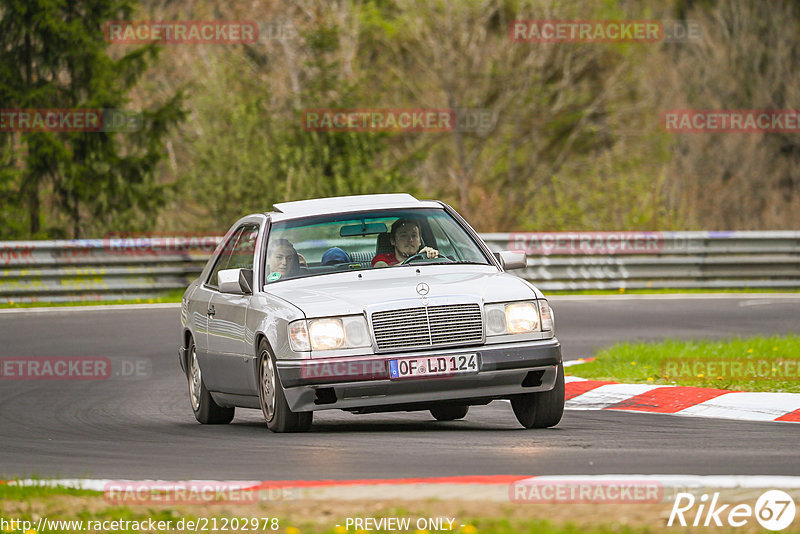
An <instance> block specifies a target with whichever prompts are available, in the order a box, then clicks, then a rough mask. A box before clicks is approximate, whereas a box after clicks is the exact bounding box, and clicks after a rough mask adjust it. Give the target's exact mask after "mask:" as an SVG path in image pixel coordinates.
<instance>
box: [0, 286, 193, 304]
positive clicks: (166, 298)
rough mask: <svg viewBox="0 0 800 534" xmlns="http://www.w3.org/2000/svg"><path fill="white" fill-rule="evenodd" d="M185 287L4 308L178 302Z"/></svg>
mask: <svg viewBox="0 0 800 534" xmlns="http://www.w3.org/2000/svg"><path fill="white" fill-rule="evenodd" d="M184 291H186V290H185V289H173V290H171V291H165V292H163V293H161V294H159V295H158V296H155V297H153V298H147V299H142V298H137V299H120V300H74V301H69V302H4V303H0V309H2V308H50V307H60V306H108V305H111V304H154V303H155V304H160V303H176V302H180V301H181V297H182V296H183V292H184Z"/></svg>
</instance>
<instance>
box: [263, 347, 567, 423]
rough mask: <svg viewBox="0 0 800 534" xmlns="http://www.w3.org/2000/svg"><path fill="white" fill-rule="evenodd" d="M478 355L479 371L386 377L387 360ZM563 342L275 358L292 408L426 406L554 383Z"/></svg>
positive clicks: (541, 388) (501, 395) (470, 400)
mask: <svg viewBox="0 0 800 534" xmlns="http://www.w3.org/2000/svg"><path fill="white" fill-rule="evenodd" d="M459 354H478V357H479V361H480V367H479V370H478V373H477V374H464V375H451V376H439V377H425V378H404V379H394V380H391V379H389V363H388V362H389V360H391V359H396V358H409V357H426V356H427V357H432V356H449V355H459ZM559 363H561V344H560V343H559V341H558V339H556V338H552V339H547V340H541V341H528V342H521V343H504V344H499V345H482V346H480V347H459V348H449V349H442V350H427V351H421V352H411V353H401V354H391V355H389V354H381V355H374V356H359V357H352V358H335V359H334V358H330V359H317V360H278V362H277V369H278V375H279V377H280V380H281V384H282V385H283V388H284V392H285V395H286V401H287V403H288V404H289V408H290V409H291V410H292V411H294V412H298V411H299V412H304V411H311V410H327V409H345V410H349V409H353V410H354V411H373V410H369V409H370V408H373V409H375V410H374V411H381V409H385V410H388V409H392V408H393V407H394V408H396V409H425V406H426V405H433V404H437V403H440V402H451V403H460V404H485V403H486V402H488V401H490V400H491V399H496V398H504V397H505V398H507V397H510V396H512V395H516V394H520V393H532V392H537V391H549V390H551V389H552V388H553V387H554V386H555V382H556V376H557V372H558V365H559Z"/></svg>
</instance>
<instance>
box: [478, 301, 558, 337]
mask: <svg viewBox="0 0 800 534" xmlns="http://www.w3.org/2000/svg"><path fill="white" fill-rule="evenodd" d="M484 312H485V314H486V335H487V336H502V335H508V334H528V333H531V332H542V331H545V332H546V331H552V330H553V320H552V316H551V314H550V308H549V307H548V306H547V301H545V300H539V301H535V300H533V301H526V302H508V303H499V304H486V305H485V306H484Z"/></svg>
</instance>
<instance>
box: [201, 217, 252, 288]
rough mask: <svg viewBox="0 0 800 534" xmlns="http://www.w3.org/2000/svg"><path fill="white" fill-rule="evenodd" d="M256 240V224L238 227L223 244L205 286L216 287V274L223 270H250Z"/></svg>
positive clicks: (217, 283)
mask: <svg viewBox="0 0 800 534" xmlns="http://www.w3.org/2000/svg"><path fill="white" fill-rule="evenodd" d="M257 238H258V225H257V224H245V225H242V226H240V227H239V228H238V229H237V230H236V231H235V232H234V233H233V234H232V235H231V237H230V238H229V239H228V241H226V242H225V246H224V247H223V248H222V251H221V252H220V254H219V258H218V259H217V263H216V264H215V265H214V268H213V269H212V270H211V274H210V275H209V277H208V281H207V282H206V283H207V285H209V286H210V287H214V288H216V287H218V285H219V282H218V281H217V274H218V273H219V272H220V271H223V270H225V269H252V268H253V254H254V252H255V244H256V240H257Z"/></svg>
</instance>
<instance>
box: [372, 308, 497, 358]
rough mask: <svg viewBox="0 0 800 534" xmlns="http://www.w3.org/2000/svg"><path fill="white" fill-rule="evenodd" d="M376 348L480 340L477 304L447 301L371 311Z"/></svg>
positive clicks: (430, 345) (481, 338)
mask: <svg viewBox="0 0 800 534" xmlns="http://www.w3.org/2000/svg"><path fill="white" fill-rule="evenodd" d="M372 331H373V332H374V334H375V341H376V343H377V344H378V350H404V349H418V348H425V347H444V346H454V345H470V344H475V343H480V342H481V341H483V322H482V320H481V307H480V306H479V305H478V304H451V305H447V306H428V307H421V308H405V309H402V310H390V311H383V312H376V313H373V314H372Z"/></svg>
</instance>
